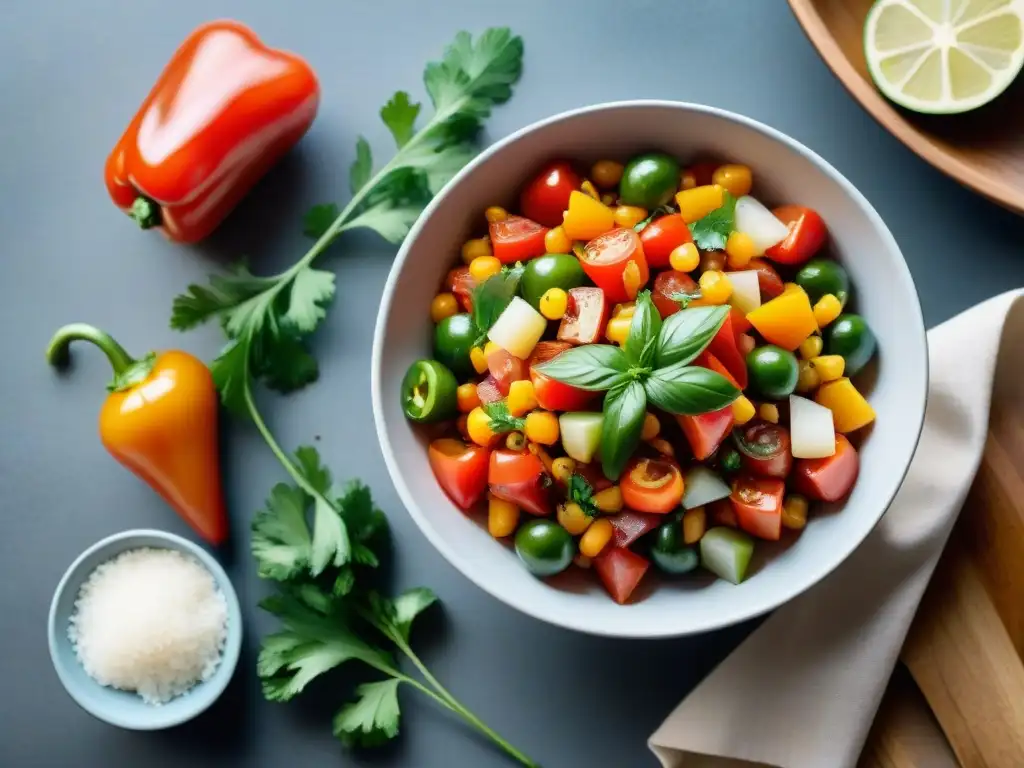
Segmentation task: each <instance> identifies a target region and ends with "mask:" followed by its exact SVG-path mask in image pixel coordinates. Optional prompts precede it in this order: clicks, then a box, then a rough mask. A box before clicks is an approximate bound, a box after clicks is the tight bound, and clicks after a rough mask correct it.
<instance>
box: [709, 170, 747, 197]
mask: <svg viewBox="0 0 1024 768" xmlns="http://www.w3.org/2000/svg"><path fill="white" fill-rule="evenodd" d="M711 182H712V183H713V184H719V185H721V186H722V187H724V188H725V189H726V190H728V192H729V194H730V195H732V196H733V197H742V196H743V195H749V194H750V188H751V187H753V186H754V177H753V174H752V173H751V172H750V168H748V167H747V166H745V165H721V166H719V167H718V168H716V169H715V172H714V173H713V174H712V175H711Z"/></svg>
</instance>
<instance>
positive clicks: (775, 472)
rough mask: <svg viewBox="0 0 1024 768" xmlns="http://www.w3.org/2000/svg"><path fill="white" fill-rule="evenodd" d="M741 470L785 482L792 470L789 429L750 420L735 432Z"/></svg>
mask: <svg viewBox="0 0 1024 768" xmlns="http://www.w3.org/2000/svg"><path fill="white" fill-rule="evenodd" d="M736 439H737V440H738V441H739V443H740V456H741V458H742V461H743V466H744V468H745V469H746V470H747V471H748V472H750V473H751V474H752V475H758V476H760V477H776V478H779V479H780V480H785V479H786V478H787V477H788V476H789V471H790V469H792V467H793V451H792V447H791V443H790V439H789V430H788V429H786V428H785V427H781V426H779V425H778V424H772V423H770V422H767V421H760V420H756V421H750V422H748V423H746V424H744V425H743V426H742V427H740V428H739V429H738V430H737V431H736Z"/></svg>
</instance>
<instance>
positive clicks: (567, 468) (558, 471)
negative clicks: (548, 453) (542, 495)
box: [551, 456, 576, 485]
mask: <svg viewBox="0 0 1024 768" xmlns="http://www.w3.org/2000/svg"><path fill="white" fill-rule="evenodd" d="M575 471H576V462H575V461H574V460H573V459H570V458H569V457H568V456H560V457H559V458H557V459H555V460H554V461H552V462H551V475H552V476H553V477H554V478H555V480H557V481H558V482H560V483H565V484H567V485H568V483H569V478H570V477H572V475H573V472H575Z"/></svg>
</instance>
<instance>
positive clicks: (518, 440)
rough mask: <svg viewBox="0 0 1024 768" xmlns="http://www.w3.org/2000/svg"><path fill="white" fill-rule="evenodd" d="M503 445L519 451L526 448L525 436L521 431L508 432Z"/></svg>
mask: <svg viewBox="0 0 1024 768" xmlns="http://www.w3.org/2000/svg"><path fill="white" fill-rule="evenodd" d="M505 447H506V448H508V449H509V450H510V451H515V452H516V453H519V452H520V451H522V450H524V449H525V448H526V437H525V436H524V435H523V433H522V432H509V433H508V436H507V437H506V438H505Z"/></svg>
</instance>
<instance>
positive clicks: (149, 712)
mask: <svg viewBox="0 0 1024 768" xmlns="http://www.w3.org/2000/svg"><path fill="white" fill-rule="evenodd" d="M140 547H152V548H154V549H176V550H178V551H179V552H184V553H185V554H188V555H191V556H192V557H194V558H195V559H196V560H198V561H199V562H200V563H201V564H202V565H203V566H204V567H205V568H206V569H207V570H208V571H209V572H210V574H211V575H212V576H213V578H214V581H216V582H217V586H218V587H220V590H221V592H223V593H224V600H225V601H226V603H227V609H228V631H227V641H226V643H225V646H224V653H223V655H222V657H221V660H220V664H219V665H218V666H217V670H216V671H215V672H214V673H213V676H212V677H211V678H210V679H209V680H205V681H203V682H201V683H199V684H197V685H196V686H195V687H193V688H192V689H191V690H189V691H188V692H186V693H184V694H182V695H181V696H177V697H175V698H174V699H172V700H171V701H168V702H166V703H165V704H161V705H159V706H156V705H153V704H147V703H146V702H144V701H143V700H142V698H141V697H139V696H138V695H136V694H135V693H131V692H128V691H121V690H118V689H116V688H109V687H106V686H103V685H100V684H99V683H97V682H96V681H95V680H93V679H92V678H91V677H89V675H87V674H86V673H85V670H84V669H83V668H82V665H81V664H80V663H79V661H78V657H77V656H76V655H75V649H74V648H73V647H72V645H71V641H70V640H69V639H68V626H69V622H70V620H71V614H72V613H73V612H74V608H75V600H77V599H78V592H79V590H80V589H81V587H82V584H83V583H84V582H85V580H86V579H88V578H89V574H91V573H92V572H93V571H94V570H95V569H96V567H97V566H98V565H100V564H101V563H104V562H106V561H107V560H110V559H111V558H112V557H116V556H117V555H119V554H120V553H122V552H124V551H126V550H129V549H139V548H140ZM47 633H48V634H49V643H50V658H51V659H53V666H54V668H55V669H56V670H57V676H58V677H59V678H60V681H61V683H63V685H64V688H65V689H66V690H67V692H68V693H69V694H71V698H73V699H74V700H75V701H76V702H77V703H78V705H79V706H80V707H81V708H82V709H84V710H85V711H86V712H88V713H89V714H90V715H92V716H93V717H96V718H99V719H100V720H103V721H104V722H107V723H110V724H111V725H116V726H118V727H120V728H128V729H130V730H135V731H156V730H160V729H162V728H170V727H172V726H175V725H180V724H181V723H184V722H185V721H187V720H191V719H192V718H193V717H195V716H196V715H198V714H199V713H201V712H203V711H204V710H205V709H206V708H207V707H209V706H210V705H211V704H213V702H215V701H216V700H217V697H218V696H220V695H221V693H223V691H224V689H225V688H226V687H227V685H228V682H229V681H230V680H231V675H232V674H233V673H234V671H235V665H236V664H237V663H238V655H239V652H240V651H241V647H242V613H241V610H240V609H239V607H238V596H237V595H236V594H235V589H234V587H233V586H232V585H231V581H230V580H229V579H228V577H227V574H226V573H224V569H223V568H221V567H220V564H219V563H218V562H217V561H216V560H214V559H213V558H212V557H211V556H210V554H209V553H207V552H206V551H205V550H203V549H202V548H200V547H198V546H196V545H195V544H193V543H192V542H190V541H188V540H186V539H183V538H181V537H180V536H175V535H174V534H171V533H164V532H163V531H155V530H133V531H124V532H123V533H116V534H114V535H113V536H108V537H107V538H105V539H103V540H101V541H98V542H96V543H95V544H93V545H92V546H91V547H89V548H88V549H87V550H85V552H83V553H82V554H81V555H79V556H78V557H77V558H76V559H75V561H74V562H73V563H72V564H71V566H70V567H69V568H68V569H67V571H66V572H65V574H64V576H63V577H62V578H61V580H60V583H59V584H58V585H57V591H56V592H55V593H54V595H53V601H52V602H51V603H50V616H49V621H48V627H47Z"/></svg>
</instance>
